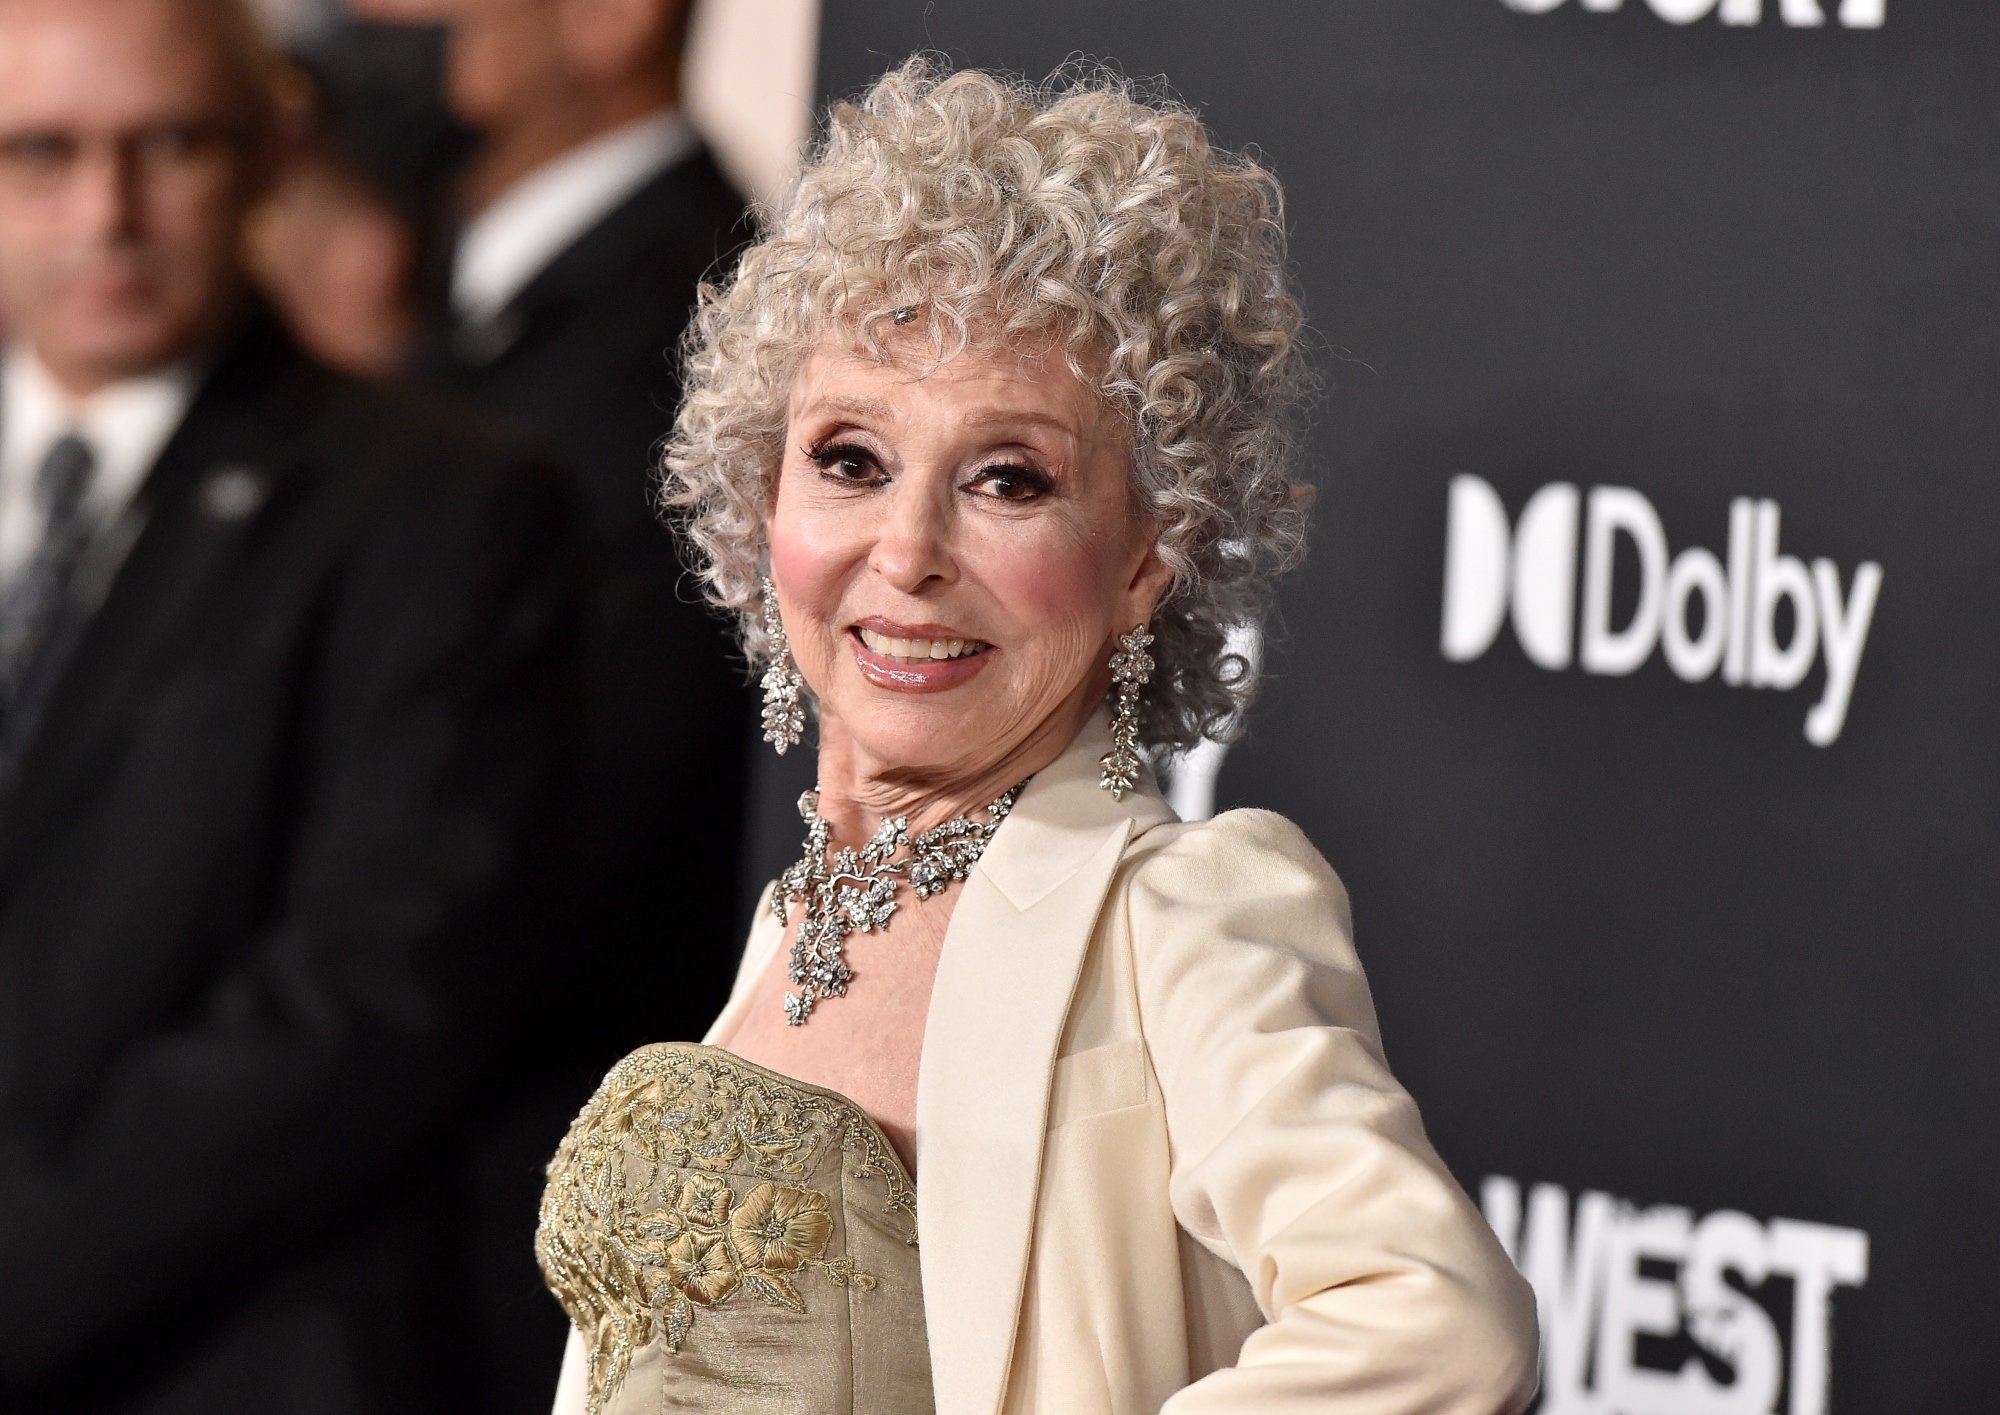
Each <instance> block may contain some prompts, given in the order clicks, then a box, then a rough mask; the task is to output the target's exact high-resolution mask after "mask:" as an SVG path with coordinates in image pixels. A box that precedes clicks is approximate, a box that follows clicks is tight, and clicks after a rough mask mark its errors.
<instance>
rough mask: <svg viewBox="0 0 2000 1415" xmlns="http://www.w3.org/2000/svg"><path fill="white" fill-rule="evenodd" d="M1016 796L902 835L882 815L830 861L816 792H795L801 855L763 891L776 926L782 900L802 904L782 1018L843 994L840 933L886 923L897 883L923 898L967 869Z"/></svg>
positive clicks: (1016, 791) (846, 972)
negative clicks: (977, 817)
mask: <svg viewBox="0 0 2000 1415" xmlns="http://www.w3.org/2000/svg"><path fill="white" fill-rule="evenodd" d="M1021 784H1022V786H1025V785H1026V784H1027V783H1026V782H1023V783H1021ZM1020 794H1021V787H1020V786H1016V787H1014V788H1013V789H1012V790H1010V791H1005V792H1002V793H1001V794H1000V796H999V797H998V798H996V799H995V800H994V802H993V804H991V805H990V806H988V807H987V808H986V809H985V811H984V812H982V814H983V815H984V816H985V820H984V821H974V820H972V819H971V818H970V817H968V816H953V817H952V818H951V819H950V820H948V821H946V822H945V823H944V824H943V825H937V826H932V827H931V828H930V829H929V830H927V831H925V832H923V834H921V835H914V836H913V835H911V834H910V818H909V817H908V816H889V817H887V818H885V819H884V820H883V822H882V824H881V825H880V826H878V827H876V830H875V838H874V839H873V840H871V841H869V842H868V843H867V844H866V845H864V846H862V847H861V848H860V849H859V850H842V851H839V852H838V853H837V854H835V855H834V857H833V858H832V859H831V860H829V859H827V853H826V843H827V830H828V827H827V823H826V822H825V821H824V820H822V819H821V818H820V814H819V792H817V791H808V792H806V794H805V795H803V796H801V797H799V815H800V816H802V817H804V819H805V823H806V845H805V853H804V854H803V855H801V856H800V857H799V862H798V863H797V864H796V865H793V866H792V867H791V868H790V869H788V870H786V871H785V872H784V874H783V875H781V876H779V878H778V886H777V888H776V889H774V890H772V891H771V912H772V913H774V914H776V915H777V916H778V922H779V923H780V924H786V923H789V922H791V910H790V909H789V907H788V906H789V905H791V904H794V903H803V904H804V905H805V917H804V919H803V920H801V921H800V923H799V936H798V941H797V942H795V943H794V944H793V945H792V967H791V972H790V974H789V976H790V977H791V980H792V981H793V982H794V983H796V984H798V988H799V990H798V991H797V992H796V993H789V992H788V993H786V994H785V1020H786V1021H787V1022H789V1023H791V1025H792V1026H794V1027H802V1026H804V1025H805V1022H806V1019H807V1018H809V1017H811V1016H812V1010H813V1004H814V1003H816V1002H818V1001H820V1000H821V999H822V998H828V997H842V996H845V995H846V992H847V984H848V981H849V979H851V978H852V977H853V976H854V973H853V971H852V970H851V969H849V968H848V966H847V961H846V959H845V958H844V957H843V956H842V953H843V950H844V949H845V948H846V945H847V936H848V935H849V934H851V933H864V934H866V933H874V932H875V931H876V930H878V929H883V928H887V927H888V925H889V918H890V916H891V915H893V914H894V913H895V912H896V885H897V883H898V882H899V881H900V880H902V879H908V880H909V882H910V885H911V887H912V888H914V889H915V890H916V891H917V898H919V899H929V898H930V897H931V896H932V895H934V894H942V893H944V892H945V890H947V889H949V888H950V887H951V886H952V885H954V884H956V883H957V882H958V881H960V880H962V879H964V878H965V877H966V876H967V875H969V874H971V873H972V867H973V866H974V865H976V864H978V863H979V857H980V856H981V855H983V854H985V853H986V845H987V842H988V841H990V840H992V839H993V832H994V831H996V830H998V829H999V828H1000V822H1002V821H1004V820H1005V819H1007V813H1008V812H1009V811H1011V810H1013V809H1014V799H1015V798H1016V797H1017V796H1019V795H1020Z"/></svg>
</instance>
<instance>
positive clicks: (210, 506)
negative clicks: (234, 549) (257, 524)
mask: <svg viewBox="0 0 2000 1415" xmlns="http://www.w3.org/2000/svg"><path fill="white" fill-rule="evenodd" d="M268 490H269V488H267V487H266V486H265V485H264V477H263V474H262V473H261V472H259V471H257V470H256V469H255V468H253V467H244V466H235V465H230V466H222V467H217V468H216V469H215V470H214V471H212V472H210V473H209V474H208V475H207V476H206V477H204V478H202V483H201V491H200V497H201V509H202V511H203V512H205V513H206V514H207V516H208V517H209V519H210V520H214V521H222V522H225V523H231V524H233V523H235V522H238V521H247V520H249V519H250V518H251V517H252V516H254V515H256V514H257V508H258V507H260V506H262V505H263V504H264V497H265V496H266V495H267V494H268Z"/></svg>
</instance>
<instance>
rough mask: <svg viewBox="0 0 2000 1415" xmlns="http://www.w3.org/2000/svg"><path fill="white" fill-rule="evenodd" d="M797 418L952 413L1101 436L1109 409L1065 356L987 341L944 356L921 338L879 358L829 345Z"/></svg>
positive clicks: (801, 375)
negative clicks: (1033, 423)
mask: <svg viewBox="0 0 2000 1415" xmlns="http://www.w3.org/2000/svg"><path fill="white" fill-rule="evenodd" d="M790 412H791V416H792V417H793V418H794V419H797V418H800V417H807V416H826V415H841V414H845V415H849V416H853V417H856V418H860V419H862V420H867V421H874V420H894V419H897V418H901V417H910V416H921V415H926V414H931V415H936V414H941V413H947V414H949V415H951V416H952V417H953V419H954V421H965V422H972V423H979V422H999V421H1005V420H1009V419H1013V420H1022V421H1029V422H1040V423H1046V424H1050V425H1052V426H1056V427H1060V428H1064V429H1067V430H1069V431H1071V432H1072V433H1074V434H1075V435H1076V436H1078V437H1079V438H1081V437H1085V436H1087V435H1088V434H1089V433H1091V432H1092V431H1094V430H1095V429H1096V427H1097V426H1098V424H1099V423H1100V422H1101V421H1102V420H1103V418H1104V415H1105V412H1106V408H1105V403H1104V399H1103V397H1102V395H1101V394H1100V393H1099V391H1098V390H1097V389H1095V388H1093V387H1090V386H1089V385H1087V384H1085V383H1084V382H1083V381H1082V380H1080V379H1079V378H1078V377H1077V376H1076V373H1075V371H1074V370H1072V369H1071V368H1070V366H1069V363H1068V361H1067V360H1066V359H1065V358H1064V357H1063V356H1062V354H1061V352H1060V351H1059V350H1055V349H1052V348H1049V347H1047V346H1046V345H1044V346H1043V347H1039V348H1026V349H1024V348H1020V347H1018V346H1014V345H1010V344H1001V343H997V342H986V343H979V344H972V345H968V346H967V347H965V348H963V349H959V350H955V351H946V352H943V353H940V352H939V351H938V349H937V348H936V346H935V344H934V343H933V342H932V341H931V340H930V339H929V338H928V337H926V336H924V335H921V334H918V333H916V332H914V331H912V332H910V333H907V334H899V335H898V336H896V337H894V338H891V339H888V340H885V341H883V349H882V352H881V353H880V354H876V353H874V352H871V351H869V350H866V349H858V348H855V347H853V346H851V345H848V344H844V343H838V342H835V341H831V340H829V341H826V342H823V343H822V344H820V345H819V346H818V347H817V348H815V349H814V350H813V351H812V352H811V353H810V354H808V355H807V356H806V358H805V360H804V361H803V362H802V363H801V364H800V367H799V371H798V373H797V375H796V376H795V378H794V379H793V382H792V394H791V399H790Z"/></svg>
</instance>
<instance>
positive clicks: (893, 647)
mask: <svg viewBox="0 0 2000 1415" xmlns="http://www.w3.org/2000/svg"><path fill="white" fill-rule="evenodd" d="M860 633H861V642H862V643H864V644H866V645H867V646H868V649H869V651H870V652H871V653H877V654H880V655H881V656H882V657H883V658H899V659H904V660H906V661H908V662H911V663H922V662H931V661H935V660H940V659H949V658H963V657H964V656H965V655H967V654H973V653H978V652H979V651H980V650H982V649H984V648H985V647H986V645H985V644H984V643H982V642H980V641H979V640H978V639H892V638H890V637H889V636H888V635H886V634H878V633H876V632H875V631H874V630H873V629H863V630H861V631H860Z"/></svg>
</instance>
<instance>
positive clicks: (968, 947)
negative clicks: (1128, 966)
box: [917, 713, 1172, 1415]
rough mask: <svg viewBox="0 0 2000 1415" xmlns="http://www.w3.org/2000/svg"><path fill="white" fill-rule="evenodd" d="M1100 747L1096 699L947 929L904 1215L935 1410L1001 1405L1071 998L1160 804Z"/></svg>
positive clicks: (1104, 740)
mask: <svg viewBox="0 0 2000 1415" xmlns="http://www.w3.org/2000/svg"><path fill="white" fill-rule="evenodd" d="M1109 749H1110V732H1109V729H1108V724H1107V720H1106V716H1105V714H1103V713H1099V714H1098V715H1097V717H1096V718H1094V719H1093V720H1092V722H1091V723H1090V724H1089V725H1088V726H1087V727H1086V728H1085V730H1084V731H1083V732H1081V733H1079V734H1078V737H1077V740H1076V741H1075V742H1073V743H1072V744H1071V745H1070V747H1069V749H1068V750H1067V751H1065V752H1064V753H1063V755H1062V756H1061V757H1059V758H1058V759H1057V760H1056V761H1055V762H1053V763H1052V764H1051V765H1050V766H1049V767H1048V768H1047V769H1045V770H1044V771H1042V772H1041V773H1040V774H1039V775H1037V776H1036V777H1035V778H1034V780H1033V781H1031V782H1030V783H1029V784H1028V787H1027V789H1026V790H1025V791H1023V792H1022V793H1021V799H1020V800H1019V801H1018V802H1016V803H1015V806H1014V810H1013V813H1012V814H1011V815H1010V816H1009V818H1008V820H1007V822H1006V824H1005V825H1004V826H1002V827H1001V829H1000V831H999V832H998V833H997V834H996V835H995V836H994V837H993V842H992V844H991V845H990V846H989V847H988V848H987V851H986V854H985V856H984V858H982V859H981V861H980V862H979V865H978V866H977V868H975V869H974V871H973V873H972V875H971V877H970V878H969V879H968V880H967V881H966V883H965V887H964V892H963V893H962V894H961V895H960V897H959V900H958V903H957V905H956V907H955V908H954V909H953V911H952V917H951V924H950V927H949V928H948V929H947V931H946V934H945V942H944V952H943V955H942V957H941V958H940V960H939V963H938V974H937V981H936V984H935V986H934V987H933V990H932V993H931V1009H930V1016H929V1019H928V1021H927V1022H926V1024H925V1030H924V1049H923V1059H922V1063H921V1067H920V1071H919V1077H918V1085H917V1219H918V1227H919V1232H920V1234H921V1242H922V1253H923V1279H924V1312H925V1318H926V1322H927V1325H928V1327H929V1335H930V1343H931V1368H932V1376H933V1380H934V1383H935V1386H936V1390H937V1397H938V1410H939V1412H940V1415H990V1412H992V1411H994V1410H995V1409H997V1408H998V1406H999V1403H1000V1398H1001V1395H1002V1393H1003V1388H1004V1385H1005V1382H1006V1375H1007V1366H1008V1362H1009V1360H1010V1358H1011V1356H1012V1351H1013V1340H1014V1332H1015V1327H1016V1325H1017V1322H1018V1317H1019V1312H1020V1303H1021V1294H1022V1291H1023V1284H1024V1281H1025V1278H1026V1275H1027V1265H1028V1253H1029V1247H1030V1243H1031V1239H1032V1235H1033V1227H1034V1211H1035V1197H1036V1191H1037V1188H1038V1184H1039V1178H1040V1172H1041V1162H1042V1142H1043V1138H1044V1134H1045V1131H1046V1129H1047V1123H1048V1104H1049V1089H1050V1083H1051V1078H1052V1076H1053V1073H1054V1069H1055V1061H1056V1051H1057V1048H1058V1046H1059V1045H1060V1044H1061V1041H1062V1034H1063V1028H1064V1024H1065V1022H1066V1021H1067V1018H1068V1013H1069V1006H1070V999H1071V997H1072V996H1073V994H1074V991H1075V988H1076V983H1077V978H1078V975H1079V973H1080V971H1081V969H1082V964H1083V959H1084V955H1085V952H1086V950H1087V949H1088V947H1089V944H1090V938H1091V934H1092V931H1093V929H1094V928H1095V926H1096V922H1097V915H1098V913H1099V911H1100V910H1101V909H1102V907H1103V903H1104V898H1105V895H1106V893H1107V892H1108V890H1109V888H1110V885H1111V880H1112V876H1113V875H1114V874H1115V873H1116V871H1117V869H1118V862H1119V859H1120V857H1121V855H1122V853H1123V850H1124V846H1125V843H1126V841H1127V840H1128V839H1129V838H1130V837H1131V836H1132V834H1133V833H1134V831H1135V830H1136V829H1143V828H1144V827H1145V826H1148V825H1152V824H1155V823H1157V822H1158V821H1161V820H1166V819H1171V818H1172V812H1171V811H1170V810H1169V809H1168V808H1167V806H1166V805H1165V803H1164V802H1163V801H1161V800H1160V798H1159V796H1158V794H1157V793H1156V792H1153V791H1151V790H1150V789H1146V788H1142V789H1141V790H1140V791H1139V792H1137V793H1134V794H1131V795H1128V796H1127V798H1126V799H1125V800H1124V801H1123V802H1117V801H1113V800H1112V799H1111V796H1110V795H1109V794H1108V793H1107V792H1105V791H1103V790H1101V789H1100V788H1099V787H1098V785H1097V776H1098V759H1099V758H1100V757H1101V756H1102V755H1103V754H1104V753H1105V752H1106V751H1108V750H1109ZM1149 786H1150V783H1149Z"/></svg>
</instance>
